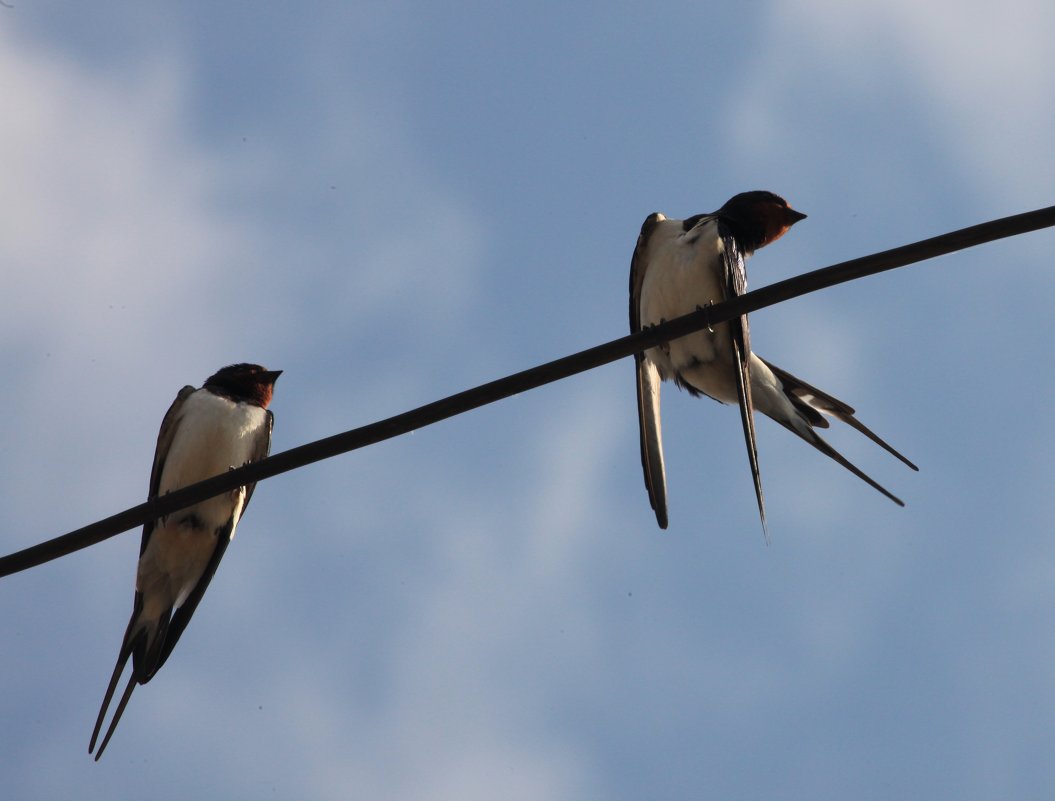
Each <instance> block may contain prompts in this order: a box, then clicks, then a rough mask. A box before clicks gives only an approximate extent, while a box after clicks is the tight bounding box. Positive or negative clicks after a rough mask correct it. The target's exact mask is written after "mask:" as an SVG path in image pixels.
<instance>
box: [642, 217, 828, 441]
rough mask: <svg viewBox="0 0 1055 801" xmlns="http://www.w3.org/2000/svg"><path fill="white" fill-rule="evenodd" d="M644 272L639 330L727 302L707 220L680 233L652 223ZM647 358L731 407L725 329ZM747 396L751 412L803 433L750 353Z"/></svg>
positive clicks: (670, 224)
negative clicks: (751, 404)
mask: <svg viewBox="0 0 1055 801" xmlns="http://www.w3.org/2000/svg"><path fill="white" fill-rule="evenodd" d="M645 257H646V259H647V260H648V270H647V271H646V273H645V278H644V281H643V282H642V285H641V298H640V304H641V305H640V309H639V312H640V315H641V325H642V326H643V327H644V326H649V325H656V324H658V323H661V322H664V321H666V320H673V319H674V318H675V317H681V316H682V315H685V314H689V313H690V312H693V311H696V309H697V308H700V307H705V306H707V305H708V304H710V303H719V302H721V301H723V300H725V299H726V293H725V278H724V273H725V265H724V263H723V259H722V242H721V239H720V238H719V236H718V226H717V223H716V222H715V221H714V220H708V221H706V222H704V223H702V224H700V225H698V226H697V227H695V228H693V229H692V230H691V231H688V232H686V231H684V230H683V228H682V220H668V219H663V220H660V221H659V222H657V223H656V227H655V228H654V229H653V230H652V234H651V236H650V237H649V240H648V252H647V253H646V254H645ZM645 356H646V358H647V359H648V360H649V361H651V362H653V363H654V364H655V365H656V367H657V368H658V369H659V373H660V375H661V376H662V377H663V378H664V379H665V380H671V379H673V378H674V375H675V373H680V374H681V375H683V376H684V377H685V379H686V380H688V381H689V382H690V383H691V384H692V385H693V386H694V387H696V388H697V389H699V390H701V391H703V392H705V393H706V394H707V395H709V396H710V397H712V398H714V399H715V400H718V401H721V402H723V403H730V404H735V403H738V402H739V398H738V396H737V392H736V367H735V364H734V356H733V349H732V340H731V338H730V336H729V327H728V326H727V325H726V324H724V323H722V324H720V325H715V326H714V332H713V333H712V332H710V331H708V330H707V329H706V328H705V329H703V330H702V331H698V332H696V333H693V334H690V335H689V336H686V337H681V338H680V339H675V340H672V341H671V342H670V343H669V345H668V346H665V347H657V348H652V349H651V350H648V351H646V353H645ZM751 394H752V396H753V397H752V400H753V403H754V407H755V410H756V411H758V412H761V413H762V414H764V415H766V416H768V417H771V418H773V419H774V420H778V421H788V422H790V423H791V424H792V425H793V426H794V427H795V428H796V429H798V430H801V431H803V432H804V433H805V432H808V431H809V430H810V426H809V424H808V423H807V422H806V420H805V419H804V418H803V417H802V415H801V414H800V413H799V412H798V411H797V410H796V409H795V407H794V406H793V405H792V403H791V401H790V400H788V397H787V395H786V394H785V392H784V388H783V386H782V384H781V383H780V379H778V378H777V377H776V376H775V375H773V371H772V370H770V369H769V368H768V367H767V366H766V365H765V364H764V363H763V362H762V361H761V360H760V359H759V358H758V357H757V356H756V355H755V354H754V353H752V354H751Z"/></svg>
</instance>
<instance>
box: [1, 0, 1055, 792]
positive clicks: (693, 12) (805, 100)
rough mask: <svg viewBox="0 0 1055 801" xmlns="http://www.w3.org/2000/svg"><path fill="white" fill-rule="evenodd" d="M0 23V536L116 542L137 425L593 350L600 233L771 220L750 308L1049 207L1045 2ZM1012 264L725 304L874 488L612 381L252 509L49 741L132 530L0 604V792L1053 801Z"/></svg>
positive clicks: (577, 385)
mask: <svg viewBox="0 0 1055 801" xmlns="http://www.w3.org/2000/svg"><path fill="white" fill-rule="evenodd" d="M14 5H15V7H14V8H0V74H2V75H4V76H5V78H4V82H3V87H2V89H0V92H2V95H3V97H4V108H5V114H4V120H3V122H0V153H3V154H4V175H5V177H4V180H3V181H2V182H0V260H2V263H3V265H4V267H3V279H4V283H3V286H4V290H3V292H2V293H0V373H2V374H3V376H4V378H5V380H4V382H3V383H2V385H0V409H2V410H3V412H4V415H5V420H6V422H7V425H6V427H5V433H4V437H3V440H2V442H0V476H2V477H3V478H2V481H0V532H2V537H3V550H4V551H5V552H10V551H13V550H16V549H18V548H22V547H24V546H26V545H29V544H32V543H34V542H37V541H39V540H42V539H46V538H49V537H52V536H55V535H58V534H61V533H63V532H65V531H67V530H70V529H72V528H76V527H78V526H81V525H83V524H85V523H88V522H91V521H93V520H96V519H99V518H101V517H104V516H106V515H109V514H111V513H113V512H116V511H119V510H122V509H124V508H127V507H129V506H132V505H134V504H136V503H139V502H140V501H141V500H142V499H143V498H144V496H145V492H146V486H147V479H148V476H149V467H150V461H151V458H152V455H153V450H154V444H155V439H156V436H157V429H158V426H159V424H160V421H161V418H162V416H163V414H164V412H165V410H166V409H167V408H168V405H169V403H170V402H171V401H172V398H173V397H174V396H175V393H176V392H177V391H178V390H179V388H180V387H181V386H183V385H184V384H187V383H193V384H195V385H200V383H201V382H202V381H203V380H204V379H205V378H206V377H207V376H208V375H210V374H211V373H212V372H213V371H215V369H216V368H218V367H220V366H222V365H224V364H228V363H231V362H236V361H256V362H260V363H263V364H265V365H267V366H268V367H271V368H273V369H283V370H285V373H284V375H283V377H282V379H281V380H280V381H279V383H278V387H277V392H276V397H275V401H274V405H273V407H272V408H273V409H274V411H275V414H276V419H277V422H276V428H275V437H274V445H273V447H274V449H275V450H285V449H287V448H290V447H293V446H296V445H299V444H302V443H304V442H306V441H309V440H312V439H315V438H318V437H320V436H325V435H328V434H331V433H335V432H337V431H341V430H345V429H348V428H352V427H355V426H358V425H362V424H365V423H368V422H371V421H373V420H375V419H377V418H380V417H384V416H388V415H391V414H395V413H398V412H401V411H404V410H406V409H409V408H411V407H414V406H417V405H419V404H422V403H425V402H428V401H430V400H434V399H436V398H438V397H441V396H444V395H448V394H451V393H452V392H456V391H458V390H461V389H464V388H467V387H469V386H472V385H475V384H478V383H482V382H484V381H487V380H490V379H493V378H496V377H499V376H501V375H504V374H506V373H509V372H512V371H514V370H519V369H523V368H525V367H529V366H531V365H533V364H536V363H539V362H542V361H546V360H549V359H552V358H557V357H559V356H562V355H565V354H567V353H570V352H572V351H575V350H579V349H581V348H584V347H588V346H590V345H593V344H597V343H599V342H602V341H605V340H609V339H613V338H615V337H618V336H621V335H622V334H624V333H625V331H626V326H627V319H626V305H627V304H626V287H627V274H628V270H629V264H630V255H631V252H632V249H633V245H634V241H635V238H636V236H637V232H638V229H639V227H640V224H641V221H642V220H643V219H644V218H645V216H646V215H647V214H649V213H650V212H652V211H657V210H660V211H663V212H665V213H666V214H668V215H670V216H687V215H689V214H693V213H697V212H701V211H707V210H712V209H714V208H717V207H718V206H719V205H721V203H722V202H723V201H724V200H726V199H727V198H728V197H729V196H730V195H732V194H734V193H736V192H738V191H741V190H745V189H755V188H766V189H771V190H773V191H776V192H779V193H780V194H782V195H784V196H785V197H787V198H788V199H789V201H790V202H791V203H792V205H794V206H795V207H796V208H799V209H801V210H803V211H805V212H806V213H808V214H809V219H808V220H806V221H805V222H804V223H802V224H801V225H799V226H797V227H796V228H795V230H794V231H793V232H792V233H791V234H790V235H789V236H787V237H785V238H784V239H783V240H781V241H780V242H779V243H778V244H777V245H775V246H773V247H772V248H769V249H766V250H764V251H762V252H760V253H759V254H758V255H757V256H756V257H755V258H754V259H753V260H752V261H751V262H750V264H749V276H750V279H751V282H752V285H753V286H762V285H765V284H767V283H770V282H772V281H776V280H780V279H783V278H787V277H789V276H791V275H795V274H798V273H801V272H805V271H807V270H810V269H814V268H817V267H821V266H825V265H827V264H831V263H833V262H836V261H841V260H843V259H847V258H852V257H855V256H859V255H863V254H866V253H870V252H873V251H876V250H880V249H885V248H888V247H893V246H897V245H901V244H904V243H907V242H911V241H915V240H917V239H920V238H923V237H926V236H931V235H934V234H938V233H942V232H944V231H947V230H951V229H954V228H959V227H962V226H965V225H970V224H973V223H976V222H980V221H983V220H987V219H992V218H995V217H1000V216H1004V215H1006V214H1012V213H1016V212H1020V211H1025V210H1028V209H1032V208H1037V207H1041V206H1047V205H1050V204H1051V203H1052V202H1053V200H1055V196H1053V194H1052V187H1053V186H1055V160H1053V158H1052V150H1051V143H1052V142H1053V141H1055V102H1053V101H1055V55H1053V53H1052V51H1051V48H1050V42H1051V41H1052V39H1053V37H1055V9H1053V8H1052V7H1051V4H1050V3H1043V2H1039V0H1038V2H1032V3H1030V2H1022V3H1017V2H1010V3H1005V4H1003V5H1001V7H1000V9H999V13H996V12H994V9H993V8H992V6H991V5H989V4H983V3H978V2H969V3H957V4H952V3H946V2H937V3H932V4H922V5H921V4H919V3H909V2H903V1H899V2H878V3H872V4H867V5H865V4H847V3H835V2H830V0H809V1H808V2H801V3H789V2H756V3H741V4H736V5H735V6H733V5H731V4H730V5H729V7H728V8H725V9H718V8H711V7H708V6H707V5H705V4H704V5H701V4H699V3H686V4H668V5H665V6H663V7H662V9H651V10H650V9H649V8H647V7H646V6H644V5H642V4H640V3H634V4H630V3H627V4H623V3H605V4H599V3H598V4H589V3H584V4H580V5H577V6H568V5H567V4H560V5H558V4H534V5H528V6H523V5H521V6H511V5H510V6H497V5H495V4H472V3H453V4H450V3H448V4H445V5H444V6H443V7H442V9H441V8H440V7H439V6H437V5H436V4H415V3H399V2H389V3H384V4H382V3H360V4H355V5H352V4H344V3H317V4H312V5H310V6H298V5H294V4H271V5H262V4H259V3H254V4H250V3H239V4H234V3H229V4H222V6H218V5H217V4H209V3H193V2H188V3H180V4H165V5H156V6H155V5H153V4H146V5H140V6H136V7H130V6H129V5H128V4H116V3H106V2H103V3H93V4H81V5H78V6H70V5H68V4H50V3H32V2H28V0H26V1H25V2H18V1H17V0H16V2H15V4H14ZM1053 245H1055V235H1053V234H1052V233H1051V232H1041V233H1037V234H1031V235H1028V236H1025V237H1020V238H1017V239H1014V240H1010V241H1006V242H1002V243H999V244H995V245H989V246H985V247H981V248H978V249H975V250H973V251H968V252H964V253H960V254H956V255H954V256H950V257H946V258H943V259H940V260H937V261H933V262H927V263H924V264H922V265H918V266H915V267H911V268H906V269H904V270H900V271H897V272H895V273H888V274H885V275H883V276H879V277H873V278H870V279H865V280H863V281H859V282H855V283H852V284H849V285H844V286H841V287H838V288H835V289H832V290H829V291H826V292H823V293H819V294H814V295H810V296H807V297H805V298H802V299H798V300H795V301H792V302H789V303H787V304H784V305H782V306H780V307H776V308H772V309H768V310H765V311H762V312H759V313H756V314H755V315H753V316H752V339H753V344H754V347H755V348H756V350H757V351H758V352H759V353H761V354H762V355H764V356H765V357H766V358H768V359H770V360H772V361H774V362H776V363H777V364H779V365H781V366H782V367H784V368H786V369H788V370H790V371H791V372H793V373H795V374H797V375H801V376H802V377H804V378H805V379H806V380H808V381H810V382H812V383H815V384H817V385H818V386H820V387H822V388H823V389H826V390H828V391H830V392H832V393H833V394H835V395H836V396H838V397H840V398H843V399H844V400H846V401H847V402H849V403H851V404H852V405H854V406H855V407H856V408H857V409H858V412H859V415H860V417H861V419H862V420H863V421H864V422H866V423H867V424H868V425H870V426H872V427H873V428H874V429H875V430H876V431H877V432H879V433H880V435H881V436H883V437H885V438H887V439H888V440H889V441H890V442H891V443H892V444H893V445H894V446H895V447H897V448H899V449H900V450H902V451H903V452H904V453H905V454H906V455H907V456H908V457H909V458H911V459H913V460H914V461H915V462H916V463H918V464H919V465H920V467H921V472H920V473H918V474H915V473H912V472H910V471H908V470H906V469H904V467H903V466H901V465H900V464H899V463H898V462H896V461H895V460H893V459H892V458H890V457H889V456H888V455H887V454H885V453H884V452H882V451H880V450H879V449H877V448H875V447H874V446H873V445H871V444H870V443H869V442H867V441H866V440H864V439H863V438H861V437H859V436H858V435H856V433H855V432H853V431H850V430H848V429H845V428H843V429H839V428H833V430H832V434H831V437H830V439H831V441H832V442H833V444H835V445H836V447H839V448H840V449H842V450H843V451H844V452H845V453H846V454H847V455H848V456H849V457H850V458H851V459H852V460H854V461H855V462H857V463H858V464H860V465H861V467H862V468H863V469H865V470H866V471H867V472H869V473H870V474H872V475H873V476H875V478H876V479H877V480H879V481H880V482H881V483H883V484H885V485H886V486H888V487H889V488H890V489H891V490H892V491H893V492H895V493H896V494H898V495H900V496H901V497H903V498H904V499H905V500H906V501H907V503H908V506H907V508H906V509H898V508H897V507H895V506H894V505H893V504H890V503H889V502H888V501H886V500H885V499H884V498H882V497H881V496H880V495H878V494H877V493H875V492H874V491H872V490H871V489H870V488H868V487H867V486H865V485H864V484H863V483H861V482H860V481H858V480H857V479H855V478H853V477H852V476H850V475H849V474H847V473H845V472H844V471H842V470H841V468H839V467H838V466H836V465H834V464H833V463H831V462H829V461H828V460H826V459H825V458H824V457H823V456H821V455H819V454H817V453H816V452H814V451H813V450H812V449H810V448H808V447H806V446H805V445H804V444H802V443H801V442H799V441H798V440H797V439H795V438H794V437H792V436H790V435H789V434H788V433H787V432H785V431H784V430H782V429H780V428H779V427H777V426H775V425H773V424H772V423H771V422H769V421H761V422H760V423H759V455H760V460H761V467H762V477H763V483H764V486H765V490H766V497H767V505H768V512H769V521H770V533H771V536H772V544H771V545H769V546H768V547H767V546H766V545H765V543H764V540H763V538H762V533H761V530H760V527H759V524H758V520H757V513H756V510H755V504H754V500H753V493H752V489H751V481H750V476H749V473H748V469H747V464H746V459H745V458H744V453H743V444H742V439H741V433H740V425H739V419H738V415H737V413H736V412H735V410H733V409H730V408H722V407H720V406H718V405H716V404H714V403H711V402H709V401H697V400H693V399H691V398H689V397H688V396H687V395H685V394H684V393H679V392H677V391H676V390H673V389H672V388H665V393H664V424H665V425H664V429H665V434H666V456H667V460H668V465H667V466H668V477H669V491H670V514H671V526H670V529H669V530H668V531H667V532H660V531H659V530H658V529H657V528H656V527H655V522H654V518H653V515H652V512H651V509H650V508H649V505H648V499H647V495H646V493H645V489H644V486H643V484H642V480H641V476H640V467H639V462H638V453H637V448H638V444H637V432H636V414H635V404H634V386H633V369H632V366H631V362H630V361H629V360H624V361H622V362H619V363H616V364H613V365H609V366H607V367H605V368H601V369H598V370H596V371H593V372H591V373H588V374H585V375H581V376H578V377H575V378H573V379H570V380H567V381H564V382H561V383H559V384H556V385H553V386H549V387H546V388H543V389H540V390H537V391H534V392H531V393H525V394H522V395H520V396H517V397H515V398H512V399H510V400H507V401H504V402H502V403H500V404H498V405H495V406H491V407H488V408H486V409H483V410H479V411H476V412H473V413H470V414H467V415H465V416H462V417H459V418H457V419H454V420H451V421H447V422H445V423H442V424H440V425H437V426H435V427H432V428H429V429H425V430H421V431H418V432H415V433H414V434H412V435H409V436H406V437H403V438H401V439H399V440H396V441H392V442H388V443H384V444H381V445H378V446H376V447H373V448H370V449H368V450H364V451H360V452H356V453H354V454H351V455H347V456H343V457H340V458H337V459H335V460H331V461H328V462H324V463H322V464H318V465H315V466H312V467H309V468H306V469H304V470H301V471H299V472H296V473H293V474H288V475H284V476H281V477H278V478H275V479H272V480H269V481H267V482H265V483H263V484H261V485H260V486H259V487H258V489H257V492H256V494H255V495H254V497H253V502H252V505H251V507H250V508H249V511H248V512H247V514H246V516H245V518H244V520H243V523H242V525H241V526H240V528H239V531H238V536H237V537H236V539H235V542H234V544H233V545H232V547H231V548H230V550H229V551H228V554H227V557H226V559H225V561H224V563H223V565H222V566H221V568H220V570H219V572H218V574H217V576H216V579H215V581H214V583H213V585H212V587H211V588H210V590H209V593H208V595H207V596H206V598H205V600H204V601H203V603H202V605H201V607H200V608H199V610H198V612H197V614H196V616H195V619H194V622H193V624H192V625H191V626H190V627H189V628H188V630H187V632H186V634H185V636H184V637H183V639H182V640H181V642H180V644H179V647H178V648H177V649H176V651H175V652H174V654H173V657H172V658H171V659H170V660H169V662H168V663H167V664H166V666H165V668H164V670H163V671H161V673H159V674H158V676H157V677H156V678H155V679H154V680H153V681H152V682H151V683H150V684H148V685H147V686H145V687H142V688H139V689H138V690H137V692H136V693H135V695H134V696H133V699H132V702H131V704H130V706H129V708H128V710H127V712H126V714H125V717H124V719H123V721H122V723H121V726H120V728H119V729H118V731H117V734H116V735H115V738H114V740H113V741H112V743H111V744H110V747H109V749H108V751H107V753H106V755H105V756H104V758H103V760H102V761H101V762H100V763H99V764H94V763H92V762H91V760H90V758H89V757H88V754H87V743H88V738H89V735H90V733H91V727H92V724H93V723H94V719H95V715H96V711H97V709H98V704H99V702H100V700H101V698H102V694H103V691H104V689H105V686H106V682H107V680H108V678H109V675H110V671H111V669H112V666H113V660H114V658H115V656H116V654H117V649H118V645H119V643H120V638H121V635H122V633H123V631H124V627H125V624H126V622H127V616H128V614H129V612H130V609H131V601H132V584H133V577H134V571H135V560H136V557H137V554H138V547H139V533H138V531H136V532H128V533H126V534H124V535H121V536H120V537H117V538H114V539H112V540H110V541H108V542H106V543H104V544H101V545H98V546H96V547H93V548H91V549H89V550H87V551H83V552H80V553H78V554H76V555H72V556H69V557H66V558H64V559H62V560H60V561H57V562H54V563H51V564H49V565H46V566H43V567H40V568H37V569H35V570H32V571H30V572H26V573H23V574H19V575H16V576H13V577H10V578H6V579H4V580H3V581H2V582H0V605H2V608H3V609H4V614H3V615H2V616H0V639H2V641H3V642H4V643H5V646H4V648H3V657H2V659H0V677H2V678H3V683H4V686H5V691H4V693H3V694H0V712H2V717H3V720H4V721H5V724H6V725H5V726H4V727H3V733H2V734H0V753H2V754H3V756H4V759H3V761H4V764H5V766H6V767H5V771H4V780H5V787H6V788H7V790H8V792H9V793H10V796H11V797H12V798H66V797H74V796H76V797H78V798H82V799H112V798H121V797H135V796H139V797H150V798H154V799H185V798H188V797H200V796H205V797H224V798H230V799H241V798H246V799H249V798H253V799H256V798H261V797H276V798H283V797H304V798H319V799H329V798H364V799H399V798H422V799H458V800H459V801H466V800H467V799H493V798H503V799H532V800H534V801H537V800H538V799H569V798H573V799H639V798H653V799H667V798H670V799H683V798H727V799H738V798H744V799H755V798H762V797H766V798H775V799H784V798H786V799H797V798H810V799H818V798H833V799H834V798H839V799H843V798H855V799H880V798H882V799H886V798H891V797H927V798H938V799H941V798H956V799H974V798H977V799H982V798H994V797H1022V798H1030V797H1042V796H1045V795H1047V794H1048V793H1050V788H1051V787H1052V786H1053V785H1055V767H1053V766H1052V763H1051V760H1050V754H1051V752H1052V750H1053V747H1055V641H1053V639H1052V634H1051V631H1052V626H1051V620H1052V615H1053V613H1055V541H1053V539H1052V536H1051V534H1052V532H1051V520H1052V519H1053V517H1055V500H1053V496H1052V493H1051V491H1050V478H1051V476H1052V473H1053V469H1055V456H1053V454H1055V426H1053V424H1052V422H1051V415H1050V414H1049V407H1050V402H1051V399H1052V397H1055V380H1053V378H1052V373H1051V371H1050V370H1049V369H1047V367H1048V364H1049V363H1050V353H1051V350H1052V346H1053V343H1055V326H1053V324H1052V315H1051V308H1052V304H1053V298H1055V281H1053V279H1052V273H1051V270H1050V266H1051V265H1050V251H1051V248H1052V246H1053Z"/></svg>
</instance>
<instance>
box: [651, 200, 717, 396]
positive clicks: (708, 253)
mask: <svg viewBox="0 0 1055 801" xmlns="http://www.w3.org/2000/svg"><path fill="white" fill-rule="evenodd" d="M721 247H722V245H721V239H720V238H719V237H718V226H717V223H716V222H715V221H714V220H708V221H706V222H704V223H702V224H701V225H699V226H697V227H696V228H694V229H692V230H691V231H688V232H686V231H684V230H683V229H682V221H681V220H662V221H660V222H658V223H657V224H656V227H655V228H654V229H653V231H652V234H651V236H650V237H649V244H648V250H647V253H646V254H645V256H646V259H647V263H648V269H647V271H646V272H645V277H644V281H643V282H642V286H641V298H640V308H639V312H640V315H641V324H642V326H647V325H656V324H658V323H660V322H664V321H666V320H673V319H674V318H675V317H681V316H682V315H685V314H689V313H690V312H693V311H696V309H697V308H702V307H705V306H707V305H709V304H712V303H719V302H721V301H723V300H725V288H724V281H723V269H724V268H723V264H722V250H721ZM729 349H730V345H729V336H728V331H727V328H726V326H724V325H722V326H715V332H714V333H711V332H710V331H708V330H706V329H704V330H703V331H699V332H697V333H695V334H691V335H689V336H687V337H682V338H680V339H676V340H674V341H672V342H670V343H669V346H668V347H667V348H653V349H652V350H650V351H648V352H647V356H648V358H650V359H651V360H652V361H654V362H655V363H656V365H657V366H658V367H659V369H660V373H661V374H662V375H663V377H664V378H667V379H669V378H671V377H672V374H673V372H674V371H677V370H681V369H684V368H685V367H686V366H688V365H690V364H694V363H699V362H702V363H709V362H712V361H714V359H715V358H716V357H717V356H718V354H721V353H724V352H725V351H727V350H729Z"/></svg>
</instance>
